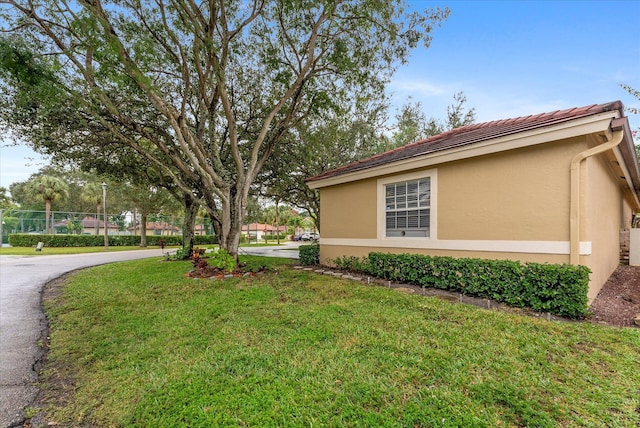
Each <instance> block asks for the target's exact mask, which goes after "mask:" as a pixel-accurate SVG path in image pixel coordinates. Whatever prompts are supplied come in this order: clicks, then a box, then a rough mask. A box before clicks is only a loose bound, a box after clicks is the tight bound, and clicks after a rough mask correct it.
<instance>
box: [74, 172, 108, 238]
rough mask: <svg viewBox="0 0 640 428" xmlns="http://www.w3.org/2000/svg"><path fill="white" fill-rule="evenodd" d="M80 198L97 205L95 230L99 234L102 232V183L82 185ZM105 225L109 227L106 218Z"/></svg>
mask: <svg viewBox="0 0 640 428" xmlns="http://www.w3.org/2000/svg"><path fill="white" fill-rule="evenodd" d="M80 198H81V199H82V200H83V201H84V202H88V203H91V204H95V205H96V221H95V231H96V235H98V234H99V233H100V206H101V205H102V185H101V184H99V183H95V182H91V183H87V184H85V185H84V186H82V192H81V193H80ZM105 227H107V226H106V219H105Z"/></svg>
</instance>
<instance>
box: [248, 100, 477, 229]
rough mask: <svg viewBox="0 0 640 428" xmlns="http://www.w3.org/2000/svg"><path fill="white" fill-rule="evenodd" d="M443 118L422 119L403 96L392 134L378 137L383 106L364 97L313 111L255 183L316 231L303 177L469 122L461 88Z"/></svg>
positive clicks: (315, 208)
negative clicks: (354, 103)
mask: <svg viewBox="0 0 640 428" xmlns="http://www.w3.org/2000/svg"><path fill="white" fill-rule="evenodd" d="M453 98H454V103H453V104H451V105H450V106H448V107H447V112H446V119H444V120H442V119H436V118H434V117H431V118H430V119H427V118H426V115H425V113H424V111H423V108H422V104H421V103H420V102H419V101H413V100H412V99H409V100H408V101H407V103H406V104H404V105H403V106H402V107H401V108H400V109H399V111H398V112H397V114H396V122H395V124H394V125H393V127H392V132H391V133H390V134H388V135H384V132H385V130H387V129H388V125H387V124H386V119H387V105H386V103H385V101H384V100H377V101H376V102H373V101H371V100H367V102H366V103H365V104H363V105H359V106H358V108H356V109H351V110H347V111H344V109H343V111H338V113H339V114H335V113H336V112H331V113H332V114H315V115H312V116H309V117H307V118H306V119H305V120H304V121H302V122H301V123H300V124H299V125H298V126H297V127H296V128H295V129H294V130H295V133H293V134H292V135H291V136H290V139H289V141H288V144H287V149H286V150H283V151H282V152H281V153H278V155H277V156H274V157H273V158H272V159H270V160H269V167H268V168H265V172H264V174H263V177H261V180H259V181H260V183H261V184H264V185H265V186H266V187H267V190H268V192H269V193H270V195H271V197H275V196H277V197H278V198H279V199H280V200H282V201H284V202H286V203H287V204H289V205H292V206H295V207H297V208H300V209H304V210H305V211H307V212H308V213H309V215H310V217H311V218H312V219H313V222H314V224H315V227H316V228H317V229H318V230H320V221H319V217H320V197H319V195H318V192H317V191H316V190H312V189H310V188H309V187H308V186H307V185H306V183H305V180H306V179H307V178H309V177H312V176H314V175H318V174H321V173H323V172H324V171H328V170H330V169H333V168H337V167H339V166H341V165H345V164H348V163H350V162H355V161H358V160H360V159H363V158H366V157H369V156H371V155H374V154H377V153H381V152H383V151H385V150H389V149H393V148H395V147H398V146H402V145H405V144H408V143H411V142H414V141H417V140H421V139H425V138H428V137H430V136H433V135H436V134H439V133H441V132H444V131H446V130H449V129H453V128H456V127H459V126H464V125H469V124H471V123H473V122H474V121H475V109H474V108H471V109H467V107H466V106H465V103H466V97H465V96H464V94H463V93H462V92H459V93H457V94H455V95H454V96H453Z"/></svg>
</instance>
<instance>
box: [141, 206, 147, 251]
mask: <svg viewBox="0 0 640 428" xmlns="http://www.w3.org/2000/svg"><path fill="white" fill-rule="evenodd" d="M140 222H141V223H142V224H141V225H140V246H141V247H146V246H147V215H146V214H142V213H141V214H140Z"/></svg>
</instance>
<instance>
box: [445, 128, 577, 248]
mask: <svg viewBox="0 0 640 428" xmlns="http://www.w3.org/2000/svg"><path fill="white" fill-rule="evenodd" d="M586 147H587V146H586V141H584V140H577V139H574V140H570V141H564V142H557V143H551V144H545V145H544V147H542V146H536V147H528V148H526V149H520V150H516V151H509V152H502V153H499V154H495V155H490V156H483V157H480V158H473V159H468V160H465V161H461V162H455V163H450V164H445V165H442V166H439V167H438V178H439V189H438V210H439V215H438V220H439V224H438V238H439V239H467V240H468V239H483V240H484V239H486V240H496V239H498V240H525V241H526V240H534V241H567V240H568V239H569V230H568V219H569V209H570V200H569V187H570V180H569V178H570V175H569V165H570V161H571V158H572V157H573V155H575V154H576V153H578V152H579V151H581V150H583V149H585V148H586Z"/></svg>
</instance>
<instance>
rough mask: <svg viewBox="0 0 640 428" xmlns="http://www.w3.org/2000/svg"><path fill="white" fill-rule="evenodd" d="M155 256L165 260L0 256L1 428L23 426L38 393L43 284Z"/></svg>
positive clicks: (130, 254) (139, 253)
mask: <svg viewBox="0 0 640 428" xmlns="http://www.w3.org/2000/svg"><path fill="white" fill-rule="evenodd" d="M45 251H46V249H45ZM156 256H158V257H161V256H162V253H161V251H160V250H136V251H122V252H113V253H93V254H73V255H55V256H46V255H41V256H5V255H2V256H0V427H11V426H22V425H20V423H21V422H22V420H23V416H24V412H23V411H24V408H25V407H26V406H29V405H30V404H31V403H32V402H33V400H34V399H35V397H36V395H37V393H38V390H37V388H36V387H35V386H34V382H35V381H36V380H37V373H36V371H35V367H34V366H35V364H36V363H37V362H38V360H39V359H40V357H41V356H42V349H41V348H40V346H39V345H38V341H39V340H40V338H41V337H42V333H43V330H44V329H45V327H46V319H45V316H44V313H43V312H42V307H41V299H40V296H41V292H42V288H43V286H44V284H46V283H47V282H48V281H50V280H52V279H55V278H57V277H59V276H61V275H63V274H65V273H67V272H70V271H73V270H76V269H81V268H85V267H89V266H96V265H100V264H105V263H112V262H118V261H124V260H134V259H141V258H148V257H156ZM16 424H18V425H16Z"/></svg>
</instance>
